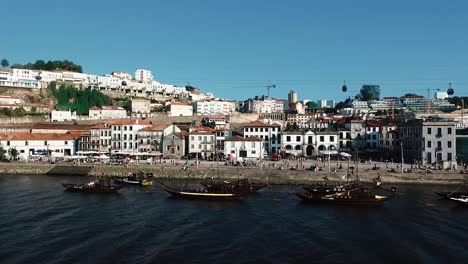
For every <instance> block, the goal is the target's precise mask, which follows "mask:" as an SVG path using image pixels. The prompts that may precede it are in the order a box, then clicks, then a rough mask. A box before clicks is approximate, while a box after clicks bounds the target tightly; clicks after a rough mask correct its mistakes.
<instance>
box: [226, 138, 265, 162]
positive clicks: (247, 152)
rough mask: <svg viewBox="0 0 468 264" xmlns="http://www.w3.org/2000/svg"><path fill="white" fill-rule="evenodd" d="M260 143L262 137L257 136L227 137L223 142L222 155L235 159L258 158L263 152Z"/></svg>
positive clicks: (261, 142)
mask: <svg viewBox="0 0 468 264" xmlns="http://www.w3.org/2000/svg"><path fill="white" fill-rule="evenodd" d="M262 144H263V139H261V138H258V137H247V138H245V137H241V136H233V137H229V138H227V139H226V141H225V142H224V156H225V157H226V158H227V159H228V160H235V161H244V160H258V159H260V157H262V155H263V154H262V152H264V149H263V146H262ZM265 153H266V152H265Z"/></svg>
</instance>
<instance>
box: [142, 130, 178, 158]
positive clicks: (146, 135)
mask: <svg viewBox="0 0 468 264" xmlns="http://www.w3.org/2000/svg"><path fill="white" fill-rule="evenodd" d="M178 132H180V128H178V127H177V126H175V125H165V124H158V125H151V126H147V127H144V128H142V129H140V130H138V140H139V141H140V144H139V145H138V149H139V151H140V152H142V153H144V152H152V153H157V154H162V152H163V151H162V147H163V143H164V139H165V137H166V136H167V135H169V134H171V133H178Z"/></svg>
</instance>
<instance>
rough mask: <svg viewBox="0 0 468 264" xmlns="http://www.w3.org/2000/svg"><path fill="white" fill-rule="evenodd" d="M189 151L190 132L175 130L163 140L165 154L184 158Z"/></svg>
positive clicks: (169, 156) (173, 157) (174, 157)
mask: <svg viewBox="0 0 468 264" xmlns="http://www.w3.org/2000/svg"><path fill="white" fill-rule="evenodd" d="M187 153H188V132H186V131H181V132H173V133H170V134H168V135H167V136H166V137H165V138H164V141H163V156H164V157H167V158H171V159H182V158H183V157H184V156H185V155H186V154H187Z"/></svg>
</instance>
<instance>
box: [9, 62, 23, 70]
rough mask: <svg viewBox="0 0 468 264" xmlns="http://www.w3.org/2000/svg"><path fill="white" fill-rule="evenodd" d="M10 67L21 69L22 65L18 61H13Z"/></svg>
mask: <svg viewBox="0 0 468 264" xmlns="http://www.w3.org/2000/svg"><path fill="white" fill-rule="evenodd" d="M11 68H13V69H23V68H24V66H23V65H21V64H19V63H15V64H13V65H11Z"/></svg>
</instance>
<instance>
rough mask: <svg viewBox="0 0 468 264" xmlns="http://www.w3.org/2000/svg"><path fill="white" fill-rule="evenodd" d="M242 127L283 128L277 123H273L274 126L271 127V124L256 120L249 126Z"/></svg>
mask: <svg viewBox="0 0 468 264" xmlns="http://www.w3.org/2000/svg"><path fill="white" fill-rule="evenodd" d="M242 127H281V126H280V125H278V124H276V123H273V124H271V125H269V124H265V123H263V122H262V121H258V120H256V121H253V122H250V123H248V124H247V125H244V126H242Z"/></svg>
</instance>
